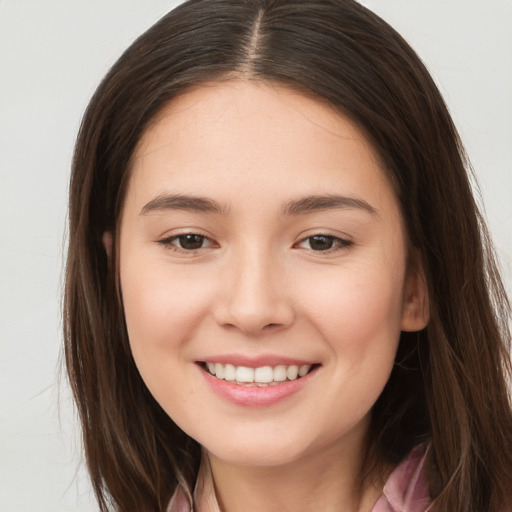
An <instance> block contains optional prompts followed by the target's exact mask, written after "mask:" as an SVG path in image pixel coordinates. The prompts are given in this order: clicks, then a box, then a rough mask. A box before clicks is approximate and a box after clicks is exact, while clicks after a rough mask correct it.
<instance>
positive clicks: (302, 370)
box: [200, 361, 320, 387]
mask: <svg viewBox="0 0 512 512" xmlns="http://www.w3.org/2000/svg"><path fill="white" fill-rule="evenodd" d="M200 365H201V367H202V368H203V369H204V370H205V371H206V372H208V373H209V374H210V375H213V376H214V377H216V378H217V379H220V380H225V381H226V382H231V383H233V384H238V385H242V386H259V387H267V386H276V385H278V384H282V383H283V382H291V381H294V380H298V379H301V378H302V377H305V376H306V375H308V374H309V373H311V372H312V371H313V370H315V369H316V368H317V367H319V366H320V365H319V364H303V365H300V366H299V365H294V364H292V365H284V364H280V365H277V366H260V367H257V368H249V367H247V366H234V365H232V364H222V363H210V362H204V361H203V362H201V363H200Z"/></svg>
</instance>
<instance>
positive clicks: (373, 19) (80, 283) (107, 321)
mask: <svg viewBox="0 0 512 512" xmlns="http://www.w3.org/2000/svg"><path fill="white" fill-rule="evenodd" d="M232 77H238V78H240V77H243V78H245V79H248V80H260V81H270V82H277V83H280V84H283V85H286V86H289V87H292V88H294V89H296V90H299V91H301V92H303V93H304V94H308V95H312V96H314V97H316V98H318V99H321V100H322V101H327V102H329V103H330V104H331V105H332V106H333V108H335V109H338V110H339V111H340V112H342V113H343V114H344V115H347V116H349V117H350V118H351V119H352V120H353V121H355V122H356V123H357V124H358V126H359V127H360V128H361V129H362V130H363V131H364V133H365V134H366V135H367V137H368V139H369V140H370V141H371V142H372V144H373V145H374V147H375V149H376V150H377V151H378V152H379V154H380V157H381V159H382V161H383V163H384V166H385V168H386V170H387V172H388V173H389V177H390V180H391V181H392V183H393V184H394V186H395V188H396V191H397V196H398V198H399V202H400V206H401V209H402V213H403V217H404V219H405V223H406V226H407V232H408V236H409V240H410V244H411V247H412V249H411V250H412V251H414V252H415V254H417V255H419V259H420V260H421V263H422V265H423V268H424V272H425V277H426V281H427V285H428V292H429V300H430V322H429V325H428V326H427V328H426V329H424V330H423V331H421V332H419V333H402V336H401V340H400V344H399V350H398V353H397V359H396V364H395V368H394V370H393V372H392V375H391V378H390V380H389V382H388V384H387V385H386V388H385V389H384V391H383V393H382V395H381V396H380V398H379V400H378V401H377V403H376V404H375V406H374V408H373V412H372V424H371V430H370V443H371V447H372V453H373V454H374V455H375V457H374V459H377V460H380V461H385V462H386V463H396V462H398V461H399V460H400V459H402V458H403V457H404V456H405V455H406V454H407V452H408V451H409V450H410V449H411V448H412V447H413V446H414V445H415V444H417V443H419V442H422V441H426V440H428V441H429V442H430V443H431V451H430V453H431V459H430V493H431V495H432V497H433V498H434V505H433V509H434V510H439V511H449V512H486V511H487V512H490V511H496V510H498V509H499V508H500V507H502V506H503V505H504V504H505V503H506V499H507V493H509V492H510V488H511V486H512V410H511V404H510V395H509V392H508V388H507V379H508V377H509V376H510V371H511V368H510V358H509V354H508V349H509V344H510V332H509V327H508V319H509V313H510V308H509V304H508V301H507V298H506V295H505V292H504V288H503V285H502V282H501V280H500V276H499V273H498V271H497V268H496V263H495V260H494V256H493V250H492V246H491V243H490V239H489V235H488V233H487V230H486V227H485V224H484V222H483V220H482V217H481V216H480V214H479V211H478V208H477V205H476V203H475V200H474V197H473V194H472V191H471V183H470V178H469V176H471V171H470V166H469V163H468V160H467V158H466V156H465V153H464V150H463V147H462V145H461V142H460V140H459V137H458V135H457V132H456V129H455V127H454V125H453V123H452V120H451V118H450V116H449V113H448V110H447V108H446V106H445V104H444V102H443V100H442V98H441V96H440V93H439V91H438V89H437V88H436V86H435V84H434V83H433V81H432V79H431V77H430V76H429V73H428V72H427V71H426V69H425V67H424V66H423V64H422V63H421V61H420V59H419V58H418V57H417V55H416V54H415V53H414V51H413V50H412V49H411V48H410V47H409V46H408V45H407V43H406V42H405V41H404V40H403V39H402V38H401V37H400V35H398V34H397V33H396V32H395V31H394V30H393V29H392V28H391V27H390V26H389V25H387V24H386V23H385V22H384V21H382V20H381V19H380V18H379V17H377V16H376V15H375V14H373V13H372V12H370V11H369V10H367V9H366V8H364V7H362V6H361V5H359V4H357V3H356V2H354V1H352V0H308V1H304V0H190V1H188V2H186V3H184V4H182V5H181V6H179V7H178V8H176V9H175V10H174V11H172V12H170V13H169V14H168V15H166V16H164V17H163V18H162V19H161V20H160V21H159V22H157V23H156V24H155V25H154V26H153V27H151V28H150V29H149V30H148V31H147V32H146V33H144V34H143V35H142V36H141V37H139V38H138V39H137V40H136V41H135V42H134V43H133V44H132V45H131V46H130V48H128V50H126V52H125V53H124V54H123V55H122V56H121V58H120V59H119V60H118V61H117V63H116V64H115V65H114V66H113V68H112V69H111V70H110V71H109V73H108V74H107V76H106V77H105V78H104V80H103V81H102V83H101V84H100V86H99V87H98V89H97V91H96V93H95V94H94V96H93V98H92V100H91V102H90V104H89V106H88V108H87V111H86V113H85V116H84V119H83V122H82V126H81V128H80V132H79V135H78V140H77V143H76V148H75V154H74V160H73V169H72V177H71V186H70V201H69V252H68V260H67V274H66V288H65V304H64V337H65V355H66V363H67V370H68V374H69V380H70V383H71V387H72V389H73V392H74V396H75V400H76V403H77V407H78V411H79V415H80V419H81V422H82V429H83V442H84V446H85V453H86V458H87V464H88V469H89V472H90V475H91V479H92V483H93V486H94V490H95V492H96V496H97V499H98V502H99V505H100V508H101V510H103V511H106V510H109V508H111V505H112V506H113V507H114V508H115V509H117V510H120V511H133V510H138V511H160V510H164V509H165V507H166V505H167V503H168V501H169V499H170V496H171V495H172V493H173V491H174V490H175V488H176V486H177V485H178V484H181V485H182V486H183V487H184V488H185V489H189V490H190V489H191V488H193V485H194V480H195V477H196V474H197V468H198V463H199V457H200V448H199V446H198V445H197V443H196V442H195V441H194V440H192V439H191V438H190V437H189V436H187V435H186V434H185V433H184V432H182V431H181V430H180V429H179V428H178V427H177V426H176V425H175V424H174V423H173V421H172V419H170V418H169V417H168V416H167V414H166V413H165V412H164V411H163V410H162V409H161V408H160V406H159V405H158V404H157V403H156V401H155V400H154V399H153V397H152V396H151V394H150V393H149V391H148V390H147V388H146V386H145V385H144V383H143V381H142V379H141V377H140V376H139V373H138V371H137V369H136V367H135V364H134V361H133V358H132V355H131V352H130V348H129V343H128V338H127V333H126V329H125V324H124V316H123V308H122V300H121V297H120V294H119V292H118V287H117V284H116V276H117V257H116V244H115V240H116V229H117V227H118V225H117V224H118V220H119V216H120V211H121V208H122V205H123V199H124V194H125V190H126V185H127V181H128V177H129V171H130V159H131V157H132V153H133V151H134V148H135V146H136V144H137V141H138V140H139V139H140V137H141V134H142V133H143V132H144V130H145V129H146V128H147V127H148V124H149V123H151V121H152V119H153V118H154V116H155V114H156V113H157V112H158V111H159V110H160V109H161V108H162V106H163V105H165V104H166V103H167V102H169V101H171V100H172V98H174V97H176V96H177V95H178V94H181V93H183V92H184V91H185V90H187V88H190V87H192V86H194V85H197V84H200V83H202V82H206V81H212V80H229V79H230V78H232ZM106 231H110V232H112V234H113V240H114V245H113V247H112V254H111V255H110V258H108V257H107V254H106V252H105V249H104V246H103V244H102V235H103V233H104V232H106Z"/></svg>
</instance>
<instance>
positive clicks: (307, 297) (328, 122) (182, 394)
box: [119, 81, 426, 466]
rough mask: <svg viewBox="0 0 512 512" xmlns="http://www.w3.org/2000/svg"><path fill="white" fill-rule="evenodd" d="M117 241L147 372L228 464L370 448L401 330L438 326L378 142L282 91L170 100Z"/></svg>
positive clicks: (169, 406) (220, 90) (162, 399)
mask: <svg viewBox="0 0 512 512" xmlns="http://www.w3.org/2000/svg"><path fill="white" fill-rule="evenodd" d="M119 244H120V282H121V289H122V296H123V301H124V308H125V315H126V323H127V328H128V334H129V339H130V344H131V348H132V351H133V355H134V358H135V361H136V364H137V366H138V369H139V371H140V373H141V375H142V378H143V379H144V381H145V383H146V385H147V386H148V388H149V390H150V391H151V393H152V394H153V395H154V397H155V398H156V400H157V401H158V402H159V403H160V405H161V406H162V407H163V409H164V410H165V411H166V412H167V413H168V414H169V416H170V417H171V418H172V419H173V420H174V421H175V422H176V423H177V424H178V425H179V426H180V427H181V428H182V429H183V430H184V431H185V432H187V433H188V434H189V435H190V436H191V437H193V438H195V439H196V440H197V441H198V442H199V443H200V444H201V445H203V446H204V447H205V448H206V449H207V450H208V451H209V452H210V453H211V454H212V456H214V457H217V458H218V459H220V460H223V461H227V462H229V463H233V464H244V465H258V466H264V465H269V466H270V465H274V466H275V465H279V464H284V463H288V462H292V461H297V460H300V459H301V458H303V457H307V456H311V455H312V454H315V453H320V452H322V451H328V452H332V451H333V449H334V451H339V450H343V447H344V446H347V445H348V444H350V443H352V444H353V443H354V440H361V439H362V438H363V437H364V434H365V432H366V430H367V426H368V419H369V415H370V410H371V407H372V405H373V404H374V402H375V401H376V400H377V398H378V396H379V394H380V393H381V391H382V389H383V387H384V385H385V383H386V381H387V380H388V377H389V375H390V372H391V369H392V366H393V361H394V357H395V353H396V349H397V344H398V339H399V335H400V331H401V329H405V330H416V329H421V328H422V327H423V326H424V324H425V322H426V319H425V318H424V315H422V314H421V313H420V312H419V311H420V310H421V300H422V298H421V297H422V294H421V290H419V286H418V285H417V283H418V282H419V280H418V279H413V278H412V277H410V276H409V275H408V273H407V271H406V269H407V251H406V236H405V234H404V229H403V223H402V219H401V215H400V211H399V207H398V204H397V200H396V198H395V195H394V192H393V189H392V187H391V186H390V184H389V182H388V179H387V177H386V175H385V173H384V172H383V170H382V169H381V167H380V165H379V161H378V159H377V157H376V154H375V153H374V151H373V149H372V147H371V146H370V145H369V143H368V142H367V140H366V139H365V137H364V136H363V135H362V133H361V131H359V130H358V129H357V128H356V126H355V125H354V124H353V123H352V122H350V121H349V120H348V119H347V118H344V117H342V116H340V115H339V114H337V113H336V112H335V111H334V110H332V109H331V108H330V107H329V106H326V105H324V104H322V103H320V102H317V101H316V100H313V99H310V98H307V97H304V96H302V95H299V94H298V93H296V92H293V91H291V90H289V89H287V88H283V87H278V86H271V85H264V84H254V83H247V82H242V81H240V82H228V83H223V84H207V85H205V86H203V87H200V88H197V89H194V90H192V91H190V92H188V93H186V94H184V95H183V96H181V97H179V98H178V99H175V100H174V101H173V102H172V103H171V104H169V105H168V106H167V107H166V108H165V109H164V110H163V111H162V112H161V113H160V114H159V116H158V118H157V119H156V121H155V122H154V123H153V124H152V125H151V127H150V128H148V130H147V132H146V133H145V134H144V136H143V138H142V140H141V142H140V144H139V145H138V147H137V148H136V153H135V159H134V164H133V169H132V175H131V179H130V183H129V187H128V191H127V196H126V200H125V204H124V209H123V214H122V219H121V227H120V240H119ZM336 449H337V450H336Z"/></svg>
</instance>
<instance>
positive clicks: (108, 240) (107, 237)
mask: <svg viewBox="0 0 512 512" xmlns="http://www.w3.org/2000/svg"><path fill="white" fill-rule="evenodd" d="M101 240H102V242H103V247H105V252H106V253H107V257H108V259H110V256H111V255H112V232H111V231H105V233H103V237H102V239H101Z"/></svg>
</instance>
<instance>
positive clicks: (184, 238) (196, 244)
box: [158, 233, 215, 252]
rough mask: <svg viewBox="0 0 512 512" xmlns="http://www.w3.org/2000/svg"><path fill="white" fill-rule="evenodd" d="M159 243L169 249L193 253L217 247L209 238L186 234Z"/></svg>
mask: <svg viewBox="0 0 512 512" xmlns="http://www.w3.org/2000/svg"><path fill="white" fill-rule="evenodd" d="M158 243H159V244H160V245H163V246H164V247H166V248H168V249H172V250H174V251H181V252H193V251H197V250H199V249H205V248H207V247H213V246H215V243H214V242H213V241H212V240H210V239H209V238H208V237H207V236H204V235H198V234H197V233H184V234H183V235H175V236H171V237H169V238H164V239H163V240H159V241H158Z"/></svg>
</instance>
